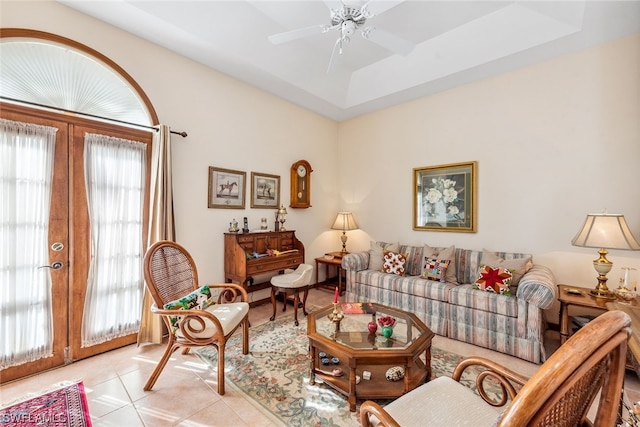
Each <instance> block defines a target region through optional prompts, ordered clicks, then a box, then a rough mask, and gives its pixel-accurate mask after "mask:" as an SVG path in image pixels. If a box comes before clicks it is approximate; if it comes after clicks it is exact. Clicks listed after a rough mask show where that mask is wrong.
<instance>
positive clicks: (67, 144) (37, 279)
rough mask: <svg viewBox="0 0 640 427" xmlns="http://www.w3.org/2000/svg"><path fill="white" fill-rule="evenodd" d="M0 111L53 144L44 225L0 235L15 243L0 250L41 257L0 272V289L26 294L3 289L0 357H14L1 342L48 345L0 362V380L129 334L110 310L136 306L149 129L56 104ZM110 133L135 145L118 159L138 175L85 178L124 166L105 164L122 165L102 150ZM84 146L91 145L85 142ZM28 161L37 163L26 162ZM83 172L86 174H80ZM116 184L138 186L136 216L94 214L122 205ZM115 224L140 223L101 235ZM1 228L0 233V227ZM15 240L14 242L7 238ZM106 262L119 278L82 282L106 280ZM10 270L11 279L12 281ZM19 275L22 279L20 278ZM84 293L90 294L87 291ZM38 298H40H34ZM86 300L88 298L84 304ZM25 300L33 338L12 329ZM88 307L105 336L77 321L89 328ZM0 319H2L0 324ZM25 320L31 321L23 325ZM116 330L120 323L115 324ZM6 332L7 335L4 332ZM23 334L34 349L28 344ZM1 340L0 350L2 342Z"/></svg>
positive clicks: (119, 342) (123, 341)
mask: <svg viewBox="0 0 640 427" xmlns="http://www.w3.org/2000/svg"><path fill="white" fill-rule="evenodd" d="M0 117H1V118H3V119H7V120H11V121H15V122H21V123H30V124H35V125H40V126H46V127H48V128H54V129H55V130H56V131H55V151H54V152H53V154H52V157H53V158H52V162H53V170H52V176H51V180H50V186H51V188H50V203H49V215H48V221H45V223H46V224H45V226H46V228H47V230H46V232H45V233H44V234H45V235H46V236H45V238H43V239H39V240H34V239H29V238H25V237H20V236H21V234H20V233H21V231H20V230H21V227H20V226H15V227H12V229H11V230H10V232H11V234H12V239H5V240H6V241H3V242H0V243H1V244H2V245H3V246H6V244H7V243H13V245H14V246H15V247H16V248H11V247H10V248H3V249H0V254H2V251H3V250H5V251H10V250H13V249H15V250H17V248H18V247H20V249H21V250H27V251H33V252H34V253H38V252H41V253H43V257H44V258H45V259H44V260H43V261H44V262H42V263H41V265H37V266H36V265H31V266H18V267H17V268H18V269H20V268H22V269H23V270H25V271H26V274H27V275H26V276H25V275H18V276H15V275H11V276H7V275H3V276H2V277H3V278H4V277H11V278H12V279H11V280H9V283H0V286H2V287H3V288H4V290H1V291H2V292H3V294H2V295H11V296H12V297H13V296H15V295H14V294H20V292H22V294H23V295H26V296H27V297H28V301H27V302H25V300H24V298H23V299H22V300H21V299H20V298H19V297H16V298H15V299H11V298H4V299H6V301H5V300H0V318H4V319H7V321H6V322H0V328H3V327H6V325H12V328H15V330H3V329H0V332H1V334H2V337H0V343H2V344H3V346H4V347H5V350H2V349H0V352H2V354H0V356H2V357H3V359H4V360H3V359H0V362H2V361H5V362H6V360H7V358H10V356H15V355H9V356H7V353H10V352H11V348H9V347H11V346H15V347H16V348H17V347H20V348H22V349H23V350H21V351H22V352H26V353H27V354H28V353H31V352H33V353H37V352H38V351H40V350H41V347H42V346H43V345H44V346H45V347H47V349H50V350H47V351H46V352H45V353H47V354H46V356H45V357H40V356H36V357H31V358H29V357H27V358H26V359H25V361H23V362H21V363H19V364H16V363H15V362H14V363H8V364H7V363H5V366H6V367H4V369H2V370H1V371H0V382H6V381H10V380H12V379H15V378H20V377H23V376H26V375H30V374H33V373H36V372H40V371H43V370H46V369H50V368H53V367H56V366H60V365H63V364H66V363H71V362H72V361H74V360H78V359H82V358H85V357H89V356H92V355H95V354H98V353H102V352H104V351H108V350H111V349H114V348H118V347H121V346H123V345H127V344H130V343H133V342H135V341H136V336H137V330H134V329H135V326H136V325H135V319H134V320H131V321H129V322H128V324H127V325H126V326H124V327H123V326H122V325H121V324H120V323H118V322H120V321H121V319H120V318H121V317H122V316H120V315H119V313H118V310H122V311H121V313H126V312H129V313H130V312H134V313H135V311H136V309H137V310H138V311H140V310H141V306H142V303H141V302H142V295H143V292H142V291H143V282H142V268H141V266H142V259H143V256H144V249H145V244H144V242H146V241H147V224H148V216H147V209H146V206H147V200H148V194H149V190H148V188H149V186H148V183H149V165H150V157H151V156H150V153H151V138H152V137H151V134H150V132H146V131H140V130H135V129H129V128H124V127H119V126H114V125H111V124H107V123H102V122H95V121H90V120H85V119H80V118H75V117H73V118H70V117H67V116H65V115H61V114H57V113H50V112H46V111H40V110H33V109H29V108H24V107H19V106H14V105H8V104H0ZM90 135H95V136H96V138H97V139H100V140H101V143H100V144H98V143H91V142H87V141H89V140H88V138H89V136H90ZM112 139H113V141H115V143H116V144H117V143H120V141H125V143H124V145H125V146H126V147H125V149H127V148H128V146H129V145H131V146H132V147H134V150H133V151H134V152H136V153H137V157H132V158H130V159H129V160H127V161H129V162H133V163H129V164H127V165H125V166H124V168H125V169H126V170H129V169H131V168H134V169H136V170H137V171H138V172H139V174H141V178H140V183H139V184H135V185H133V184H126V185H123V184H118V183H112V182H106V183H100V182H97V183H96V182H94V181H95V179H96V178H94V176H95V175H100V174H101V173H103V172H105V173H109V172H111V175H117V177H119V176H121V175H126V173H127V172H126V171H125V169H123V171H125V172H119V171H117V170H116V171H115V173H114V171H113V170H112V169H113V168H114V167H116V168H117V167H122V166H121V165H119V163H120V160H119V158H117V157H113V156H114V155H115V156H117V155H118V154H113V153H112V152H111V151H110V150H111V147H110V141H112ZM105 141H106V142H105ZM101 144H102V145H101ZM91 147H93V151H92V149H91ZM96 147H97V148H96ZM105 150H106V151H105ZM28 152H29V151H28V150H27V153H28ZM92 156H93V157H92ZM95 156H102V157H99V159H98V160H97V161H96V160H94V161H93V163H92V160H91V159H94V158H95ZM32 167H33V168H37V167H38V165H37V164H36V163H35V161H34V162H33V165H32ZM138 168H139V169H138ZM87 180H89V181H90V182H89V183H87ZM133 181H135V179H134V180H133ZM116 185H121V186H123V187H121V188H125V187H127V188H125V189H124V190H122V191H129V192H130V193H127V195H126V196H125V197H127V198H129V199H131V197H132V196H131V194H135V193H136V192H138V193H139V200H138V205H136V204H135V203H134V204H133V206H134V209H138V210H140V211H141V212H139V219H135V215H134V219H133V220H127V221H123V220H121V219H113V218H106V219H105V218H102V217H103V216H104V215H102V213H104V212H111V211H115V210H118V209H121V208H122V207H121V206H120V207H118V206H116V204H117V203H118V202H116V201H114V200H115V199H114V197H117V196H118V193H121V190H120V188H118V189H117V190H116V191H115V196H114V194H109V193H108V191H110V190H113V187H114V186H116ZM101 191H107V193H106V196H105V195H101V193H100V192H101ZM112 193H113V192H112ZM96 194H98V196H96ZM134 198H135V197H134ZM95 203H102V204H103V205H102V207H100V206H101V205H98V207H99V208H98V209H97V211H96V209H95ZM0 204H5V201H4V200H2V201H0ZM111 204H113V206H111ZM104 206H107V207H106V208H105V207H104ZM136 206H138V207H136ZM16 211H18V212H21V210H20V209H16ZM16 215H17V216H18V218H14V220H15V221H16V224H21V223H22V222H24V219H23V218H20V216H21V215H22V214H21V213H18V214H16ZM123 223H124V225H123ZM2 226H3V227H5V228H6V224H2ZM118 227H119V228H122V227H125V228H128V229H130V228H131V227H134V228H135V227H137V229H139V230H140V233H139V236H137V237H136V238H134V239H130V238H127V239H120V240H117V239H116V241H114V240H113V239H109V238H108V237H109V235H110V233H111V230H114V229H117V228H118ZM36 228H37V227H36ZM3 231H4V230H3ZM116 231H117V230H116ZM6 234H7V233H4V235H3V236H6ZM98 235H99V236H100V238H98ZM105 236H106V237H105ZM3 238H4V237H3ZM16 241H17V242H20V243H18V244H15V242H16ZM132 247H133V249H132ZM15 255H16V256H15V257H14V256H13V254H9V256H8V258H7V257H4V256H2V258H1V259H0V260H1V261H2V264H3V265H0V267H1V268H2V269H9V270H10V269H14V271H15V269H16V266H15V265H8V266H7V265H4V264H7V261H6V259H9V261H10V262H11V260H14V261H13V262H14V263H15V259H16V258H17V257H18V255H19V254H15ZM10 262H9V263H10ZM114 268H115V269H124V270H126V273H124V274H125V276H127V277H126V278H122V276H120V278H119V279H117V281H118V283H117V286H115V287H111V288H109V287H107V288H106V289H103V288H95V287H92V286H95V284H96V282H99V281H101V280H102V281H105V280H106V279H105V280H103V279H101V277H102V273H103V271H104V270H107V269H108V270H113V269H114ZM4 273H5V272H4V271H3V274H4ZM16 277H20V278H21V279H20V280H16V279H15V278H16ZM24 277H33V280H31V279H29V280H24ZM110 280H112V281H113V280H114V279H110ZM25 281H27V282H29V283H24V282H25ZM3 282H4V281H3ZM30 286H32V287H33V289H36V288H37V289H38V290H39V291H38V292H32V291H31V290H30V289H29V287H30ZM25 290H26V291H25ZM91 295H95V296H96V297H94V298H91ZM38 298H40V300H38V301H35V300H36V299H38ZM118 298H120V299H119V301H124V302H123V306H122V307H120V308H116V309H113V308H112V307H111V308H105V307H109V306H108V305H105V306H102V305H101V303H102V302H105V303H106V302H108V301H113V300H117V299H118ZM89 300H91V301H94V302H93V303H90V302H89ZM33 304H39V305H38V309H37V310H33ZM91 304H94V305H91ZM95 304H98V305H97V306H96V305H95ZM27 309H31V310H32V313H35V314H36V315H37V317H38V318H39V320H37V321H36V322H37V324H38V325H40V327H41V328H42V329H43V335H45V338H44V343H43V340H42V336H38V338H37V339H34V335H33V333H32V332H30V331H23V330H21V328H22V327H23V324H22V322H21V321H20V319H23V317H21V316H23V315H25V313H26V312H25V310H27ZM111 311H113V313H111ZM96 313H97V314H96ZM96 315H98V316H100V317H101V320H100V321H99V322H98V324H99V326H98V327H97V328H98V329H101V330H106V331H107V334H106V338H101V337H99V338H98V339H91V338H87V336H88V335H90V332H87V330H88V329H91V327H87V322H88V321H90V319H89V320H88V319H87V318H89V317H92V316H94V317H95V316H96ZM138 315H139V314H138ZM29 316H31V314H30V315H29ZM40 318H41V319H40ZM83 319H84V322H83ZM138 321H139V318H138ZM105 322H106V323H105ZM2 323H5V324H6V325H5V326H3V325H2ZM30 325H31V326H30V327H33V325H32V324H30ZM118 330H123V331H124V332H122V333H118ZM83 331H84V332H83ZM113 331H115V334H111V335H109V332H113ZM83 333H84V339H83ZM97 333H98V334H100V333H101V332H100V331H98V332H97ZM7 334H9V335H11V337H10V338H7V336H8V335H7ZM41 335H42V334H41ZM31 342H33V346H36V347H38V348H39V349H31V348H29V345H30V343H31ZM7 348H9V349H8V350H7ZM25 348H26V350H25ZM0 366H3V365H0Z"/></svg>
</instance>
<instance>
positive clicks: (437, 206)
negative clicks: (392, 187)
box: [413, 162, 476, 233]
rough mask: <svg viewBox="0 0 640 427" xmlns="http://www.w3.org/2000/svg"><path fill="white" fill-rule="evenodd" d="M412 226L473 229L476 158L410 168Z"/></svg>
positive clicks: (459, 230)
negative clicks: (462, 161)
mask: <svg viewBox="0 0 640 427" xmlns="http://www.w3.org/2000/svg"><path fill="white" fill-rule="evenodd" d="M413 191H414V196H413V204H414V206H413V207H414V208H413V229H414V230H428V231H457V232H467V233H475V232H476V162H467V163H454V164H449V165H440V166H430V167H423V168H415V169H413Z"/></svg>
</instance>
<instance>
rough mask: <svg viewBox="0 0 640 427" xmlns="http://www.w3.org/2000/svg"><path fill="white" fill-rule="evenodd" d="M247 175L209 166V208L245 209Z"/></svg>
mask: <svg viewBox="0 0 640 427" xmlns="http://www.w3.org/2000/svg"><path fill="white" fill-rule="evenodd" d="M246 181H247V173H246V172H242V171H236V170H232V169H223V168H216V167H214V166H209V202H208V206H209V208H220V209H244V203H245V201H244V198H245V194H246Z"/></svg>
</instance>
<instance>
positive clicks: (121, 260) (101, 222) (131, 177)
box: [82, 134, 146, 347]
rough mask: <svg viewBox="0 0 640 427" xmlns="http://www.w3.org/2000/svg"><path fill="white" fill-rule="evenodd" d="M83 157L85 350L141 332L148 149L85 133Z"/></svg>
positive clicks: (116, 139)
mask: <svg viewBox="0 0 640 427" xmlns="http://www.w3.org/2000/svg"><path fill="white" fill-rule="evenodd" d="M84 153H85V155H84V158H85V179H86V184H87V201H88V204H89V220H90V227H91V260H90V266H89V276H88V278H87V296H86V299H85V308H84V317H83V321H82V346H83V347H86V346H90V345H95V344H99V343H101V342H104V341H108V340H110V339H113V338H117V337H121V336H125V335H129V334H132V333H136V332H137V331H138V329H139V327H140V317H141V308H140V307H141V306H142V291H143V287H144V281H143V272H142V261H143V255H144V247H143V241H142V236H143V212H144V206H143V204H144V190H145V189H144V183H145V157H146V145H145V144H143V143H140V142H136V141H129V140H125V139H121V138H115V137H110V136H103V135H97V134H87V135H86V137H85V151H84Z"/></svg>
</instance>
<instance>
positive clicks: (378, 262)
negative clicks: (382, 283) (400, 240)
mask: <svg viewBox="0 0 640 427" xmlns="http://www.w3.org/2000/svg"><path fill="white" fill-rule="evenodd" d="M385 249H388V250H390V251H393V252H397V251H398V244H397V243H386V242H374V241H373V240H372V241H371V249H370V250H369V270H382V264H383V262H384V261H383V259H382V258H383V256H384V250H385Z"/></svg>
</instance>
